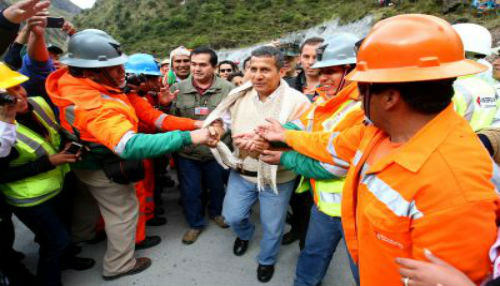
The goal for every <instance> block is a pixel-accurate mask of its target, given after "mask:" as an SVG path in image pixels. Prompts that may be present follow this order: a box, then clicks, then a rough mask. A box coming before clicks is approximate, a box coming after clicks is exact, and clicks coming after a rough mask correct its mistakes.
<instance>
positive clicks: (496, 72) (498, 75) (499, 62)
mask: <svg viewBox="0 0 500 286" xmlns="http://www.w3.org/2000/svg"><path fill="white" fill-rule="evenodd" d="M493 78H495V79H496V80H498V81H500V56H499V57H497V58H496V59H495V60H494V61H493Z"/></svg>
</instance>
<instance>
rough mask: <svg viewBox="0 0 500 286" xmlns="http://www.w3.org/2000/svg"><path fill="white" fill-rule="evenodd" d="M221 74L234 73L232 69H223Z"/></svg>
mask: <svg viewBox="0 0 500 286" xmlns="http://www.w3.org/2000/svg"><path fill="white" fill-rule="evenodd" d="M219 72H233V70H232V69H221V70H219Z"/></svg>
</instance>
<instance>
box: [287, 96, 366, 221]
mask: <svg viewBox="0 0 500 286" xmlns="http://www.w3.org/2000/svg"><path fill="white" fill-rule="evenodd" d="M360 104H361V103H359V102H353V101H352V100H347V101H346V102H344V103H343V104H342V105H341V106H340V107H339V108H338V109H337V111H335V112H334V113H333V114H332V115H331V116H330V117H328V119H326V120H325V121H324V122H322V123H321V124H322V126H323V131H327V132H328V131H329V132H331V131H333V130H334V129H335V127H336V126H337V124H338V123H339V122H341V121H342V120H343V119H344V118H345V117H346V116H347V115H348V114H349V113H350V112H351V111H353V110H354V109H356V108H359V106H360ZM314 111H315V110H314V109H313V110H311V112H310V113H309V114H308V118H309V122H308V124H307V126H306V130H307V131H309V132H312V131H313V123H314ZM324 167H325V168H327V166H324ZM344 182H345V179H331V180H315V179H312V178H311V179H309V180H305V179H304V177H302V178H301V179H300V183H299V186H298V187H297V189H296V190H295V192H296V193H303V192H306V191H308V190H312V191H313V196H314V203H315V204H316V206H317V207H318V209H319V210H320V211H322V212H323V213H325V214H327V215H329V216H332V217H340V214H341V203H342V190H343V188H344Z"/></svg>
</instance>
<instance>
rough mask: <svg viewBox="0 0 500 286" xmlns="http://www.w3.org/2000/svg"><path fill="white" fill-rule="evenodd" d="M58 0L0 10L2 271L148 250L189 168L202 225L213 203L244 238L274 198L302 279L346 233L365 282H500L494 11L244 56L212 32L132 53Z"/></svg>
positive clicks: (273, 254) (54, 279) (270, 263)
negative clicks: (64, 14) (479, 20)
mask: <svg viewBox="0 0 500 286" xmlns="http://www.w3.org/2000/svg"><path fill="white" fill-rule="evenodd" d="M49 6H50V1H40V0H23V1H19V2H17V3H15V4H13V5H11V6H9V7H8V8H6V9H5V10H3V11H1V13H0V35H1V41H0V51H1V52H2V53H3V54H4V58H3V62H0V166H1V170H2V172H1V173H2V174H1V175H0V191H1V192H0V234H1V235H0V285H2V286H3V285H23V286H24V285H62V284H63V283H62V279H61V272H62V271H64V270H65V269H75V270H87V269H90V268H92V267H94V265H95V260H94V259H93V258H85V257H80V256H78V255H79V253H80V252H81V251H82V247H92V245H93V244H95V243H97V242H100V241H103V240H107V247H106V251H105V254H104V258H103V263H102V267H103V269H102V277H103V279H104V280H115V279H118V278H120V277H122V276H125V275H133V274H137V273H140V272H142V271H144V270H146V269H148V268H149V267H150V266H151V264H152V261H151V259H150V258H147V257H137V256H136V253H135V251H136V250H139V249H145V248H150V247H155V246H157V245H158V244H160V243H161V238H160V237H159V236H148V235H147V231H146V230H147V228H149V227H160V226H163V225H165V224H166V223H167V217H165V210H164V209H163V202H162V191H163V190H164V189H165V188H166V187H172V186H174V184H175V182H174V181H178V182H179V190H180V198H181V199H180V204H181V206H182V209H183V213H184V217H185V219H186V222H187V225H188V228H187V229H186V231H185V233H184V235H183V237H182V242H183V243H184V244H186V245H190V244H193V243H195V242H196V241H197V240H198V238H199V237H200V236H201V235H202V233H203V230H204V229H205V228H206V226H207V224H208V223H209V220H210V221H212V222H213V223H215V224H216V225H217V226H218V227H220V228H230V229H231V230H232V232H233V233H234V239H235V240H234V245H233V249H232V251H233V254H234V255H236V256H242V255H244V254H245V253H246V251H247V249H248V246H249V243H250V241H251V240H252V239H253V237H254V233H255V229H256V227H255V225H254V224H253V222H252V219H251V216H252V207H253V206H254V205H255V204H256V202H257V201H258V203H259V208H260V209H259V212H258V214H259V216H260V224H261V226H262V237H261V238H260V250H259V254H258V257H257V262H258V267H257V271H256V272H257V279H258V281H260V282H268V281H270V280H271V279H272V277H273V274H274V270H275V265H276V263H278V257H279V252H280V246H281V245H283V244H291V243H293V242H295V241H298V245H299V247H300V255H299V257H298V260H297V265H296V271H295V277H294V279H293V285H295V286H307V285H320V284H321V283H322V282H323V278H324V277H325V274H326V272H327V270H328V268H329V266H330V264H331V261H332V257H333V254H334V253H335V251H336V249H337V248H338V247H339V246H341V247H347V249H348V259H349V264H350V270H351V273H349V275H352V277H353V278H354V280H355V282H356V284H357V285H368V286H371V285H390V286H392V285H404V286H409V285H411V286H418V285H436V286H437V285H442V286H462V285H463V286H466V285H467V286H468V285H500V278H499V276H500V267H499V263H500V237H499V234H500V232H499V228H498V226H497V220H498V218H497V214H498V213H499V210H500V205H499V203H500V200H499V193H498V189H499V188H500V170H499V167H498V163H500V98H499V97H500V57H499V55H498V49H493V48H492V37H491V34H490V32H489V31H488V30H487V29H486V28H484V27H482V26H480V25H477V24H470V23H466V24H455V25H451V24H449V23H448V22H446V21H445V20H443V19H441V18H438V17H435V16H429V15H421V14H406V15H399V16H394V17H390V18H387V19H385V20H382V21H380V22H378V23H376V24H375V25H374V26H373V28H372V29H371V31H370V32H369V33H368V35H367V36H366V37H364V38H361V37H359V35H356V34H353V33H347V32H338V33H334V34H332V35H328V37H326V38H325V39H324V38H321V37H309V38H307V39H305V40H304V41H303V42H302V43H300V44H298V43H279V42H273V43H271V44H269V45H263V46H261V47H259V48H256V49H255V50H253V51H252V53H251V55H250V56H249V57H248V58H246V59H245V60H244V61H243V62H241V63H235V62H232V61H229V60H222V61H219V59H218V56H217V53H216V51H214V50H213V49H211V48H208V47H194V48H193V49H187V48H185V47H184V46H179V47H178V48H176V49H173V50H172V51H171V52H170V53H169V56H168V57H166V58H164V59H157V58H155V57H154V56H152V55H149V54H144V53H135V54H132V55H130V56H127V55H126V54H125V53H124V52H123V51H122V47H121V45H120V43H119V42H118V41H116V40H115V39H114V38H113V37H112V36H111V35H109V34H108V33H106V32H105V31H102V30H97V29H86V30H81V31H77V29H75V27H73V25H72V24H71V23H69V22H65V23H64V25H63V26H62V28H61V29H62V31H63V32H65V33H66V34H67V35H68V36H69V43H68V45H67V47H59V46H57V45H54V44H50V43H47V41H46V38H45V32H46V29H47V16H48V13H47V9H48V7H49ZM21 25H23V26H22V28H20V26H21ZM65 50H66V51H65ZM171 168H175V169H176V170H177V172H176V174H177V180H173V179H172V178H171V177H170V176H169V172H168V170H170V169H171ZM206 210H208V211H206ZM206 213H208V217H206ZM13 215H15V216H16V217H17V218H18V219H19V220H20V221H21V222H22V223H23V224H25V225H26V227H27V228H28V229H29V230H31V231H32V232H33V233H34V235H35V243H37V244H39V246H40V248H39V258H38V267H37V271H36V274H33V273H31V272H30V271H29V270H28V269H27V268H26V267H25V265H23V258H24V254H23V253H21V252H18V251H16V250H14V249H13V242H14V240H15V227H14V225H13V222H12V216H13ZM287 221H288V223H290V224H291V229H290V231H289V232H287V233H284V230H285V224H286V223H287ZM342 241H343V242H342ZM341 242H342V245H341ZM344 242H345V243H344ZM163 243H168V242H163ZM344 244H345V245H344ZM228 251H230V250H228ZM334 267H335V265H334ZM291 282H292V281H291Z"/></svg>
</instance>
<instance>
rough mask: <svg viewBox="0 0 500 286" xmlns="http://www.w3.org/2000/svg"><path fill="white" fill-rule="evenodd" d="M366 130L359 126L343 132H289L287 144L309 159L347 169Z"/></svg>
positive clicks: (286, 138) (287, 133)
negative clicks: (346, 166)
mask: <svg viewBox="0 0 500 286" xmlns="http://www.w3.org/2000/svg"><path fill="white" fill-rule="evenodd" d="M364 128H365V126H364V125H362V124H358V125H355V126H353V127H351V128H348V129H346V130H345V131H343V132H304V131H292V130H287V131H286V132H285V143H286V144H287V145H288V146H290V147H291V148H293V149H294V150H295V151H297V152H299V153H301V154H304V155H306V156H307V157H311V158H313V159H316V160H318V161H321V162H325V163H329V164H334V165H338V166H340V167H345V165H346V164H348V162H350V161H351V160H352V159H353V158H354V156H355V154H356V151H357V149H358V146H359V143H360V142H361V137H362V134H363V130H364Z"/></svg>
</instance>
